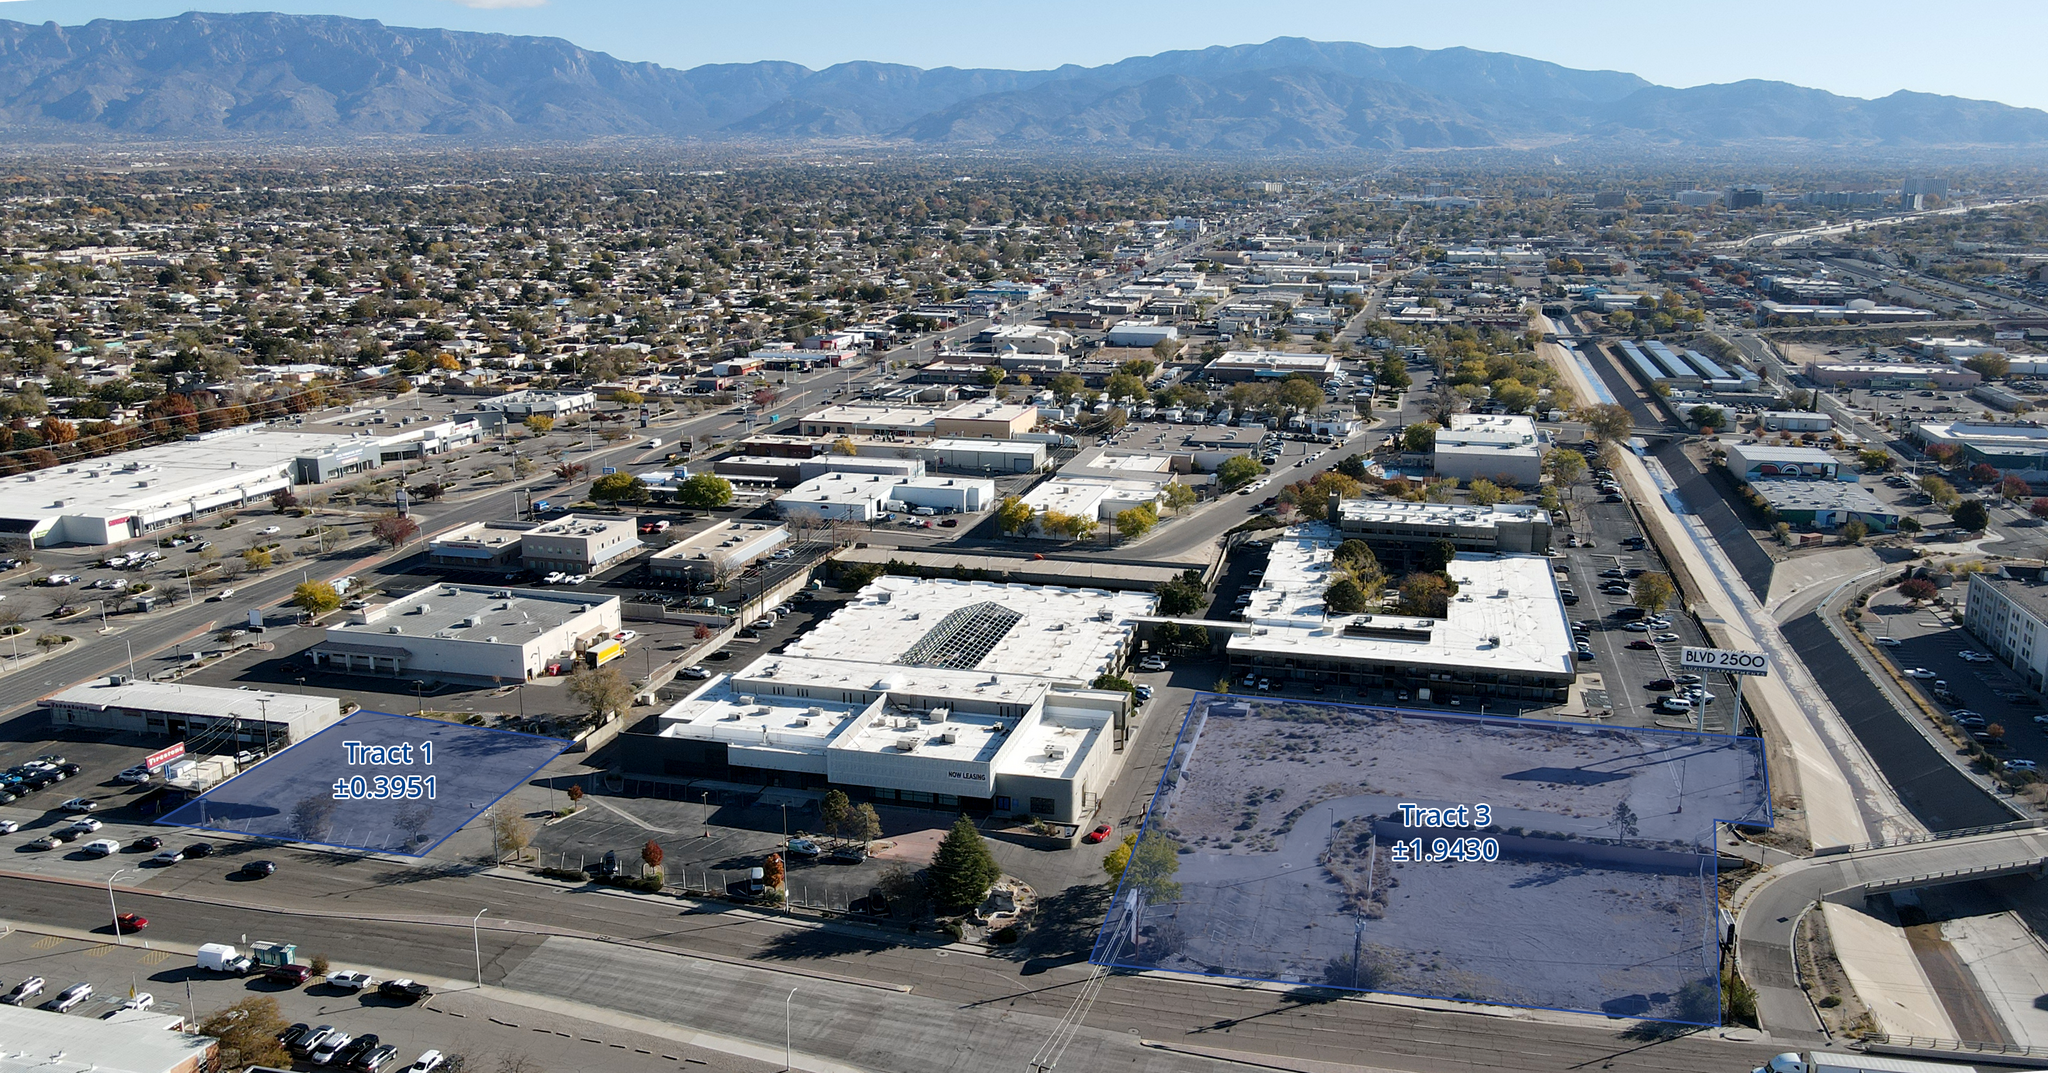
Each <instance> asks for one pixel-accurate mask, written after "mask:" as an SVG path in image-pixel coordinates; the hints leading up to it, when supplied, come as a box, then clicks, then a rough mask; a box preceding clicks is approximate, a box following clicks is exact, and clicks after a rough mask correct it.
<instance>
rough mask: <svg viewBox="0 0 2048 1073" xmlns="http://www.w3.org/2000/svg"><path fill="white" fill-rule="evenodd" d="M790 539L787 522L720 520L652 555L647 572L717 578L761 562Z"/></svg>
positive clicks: (675, 576) (659, 574) (727, 576)
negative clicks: (784, 523) (771, 523)
mask: <svg viewBox="0 0 2048 1073" xmlns="http://www.w3.org/2000/svg"><path fill="white" fill-rule="evenodd" d="M787 543H789V529H788V527H786V526H781V525H768V524H766V523H763V522H742V521H725V522H719V523H718V524H716V525H713V526H712V527H711V528H709V529H706V530H704V531H703V532H699V533H692V534H690V535H689V536H687V537H684V538H683V539H681V540H678V541H676V542H675V543H673V544H670V545H669V546H668V547H666V548H663V549H661V550H660V551H657V552H655V553H654V554H653V555H651V556H648V559H647V572H648V573H649V574H650V575H652V576H654V577H657V578H680V579H686V580H691V581H716V580H720V579H724V578H729V577H731V576H733V575H734V574H737V573H739V572H740V571H742V570H744V569H746V568H747V567H748V566H751V565H753V564H754V563H757V562H760V561H761V560H762V559H764V558H767V557H768V556H769V555H772V554H774V552H775V551H776V549H778V548H780V547H782V546H783V545H784V544H787Z"/></svg>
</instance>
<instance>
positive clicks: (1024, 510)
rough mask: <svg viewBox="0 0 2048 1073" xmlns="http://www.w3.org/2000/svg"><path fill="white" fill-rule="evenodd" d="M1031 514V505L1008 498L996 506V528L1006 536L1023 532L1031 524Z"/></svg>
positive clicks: (1018, 499)
mask: <svg viewBox="0 0 2048 1073" xmlns="http://www.w3.org/2000/svg"><path fill="white" fill-rule="evenodd" d="M1031 513H1032V512H1031V504H1029V503H1026V502H1024V501H1023V500H1022V499H1020V498H1018V497H1016V496H1009V497H1007V498H1005V499H1004V500H1003V501H1002V503H1000V504H998V505H997V506H996V528H997V529H999V530H1001V531H1002V532H1003V534H1004V535H1006V536H1008V535H1015V534H1017V533H1020V532H1023V531H1024V529H1025V528H1027V527H1028V526H1030V524H1031Z"/></svg>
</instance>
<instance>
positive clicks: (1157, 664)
mask: <svg viewBox="0 0 2048 1073" xmlns="http://www.w3.org/2000/svg"><path fill="white" fill-rule="evenodd" d="M1138 669H1139V670H1141V671H1163V670H1165V669H1166V660H1165V659H1163V658H1161V657H1159V656H1146V657H1145V658H1144V659H1141V660H1139V661H1138Z"/></svg>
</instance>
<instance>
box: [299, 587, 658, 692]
mask: <svg viewBox="0 0 2048 1073" xmlns="http://www.w3.org/2000/svg"><path fill="white" fill-rule="evenodd" d="M618 629H619V600H618V597H616V596H599V595H596V594H593V593H586V592H576V591H573V590H552V591H551V590H547V589H505V588H491V587H488V586H472V585H436V586H433V587H431V588H425V589H421V590H419V591H418V592H415V593H413V594H411V595H409V596H405V597H402V598H400V599H397V600H393V601H392V602H390V603H388V604H383V605H381V606H377V607H372V608H370V609H368V610H365V611H359V612H356V613H354V614H352V615H350V616H349V621H348V622H347V623H346V624H344V625H340V626H329V627H327V631H326V635H325V637H324V638H323V639H322V640H321V641H320V642H319V643H318V644H316V645H314V646H313V647H312V648H309V649H307V650H306V652H307V656H308V658H310V659H311V660H312V661H313V662H314V664H315V665H317V666H319V667H321V668H323V669H325V670H328V671H332V672H339V673H345V674H364V675H373V676H384V677H407V678H444V679H459V680H465V681H488V682H524V681H528V680H531V679H533V678H536V677H539V676H540V675H542V674H543V673H545V672H546V670H547V667H548V664H549V663H550V662H562V661H567V660H569V659H571V658H573V657H574V656H575V655H576V654H578V653H581V652H582V651H583V650H584V649H585V648H586V647H588V646H589V644H590V643H592V642H594V641H599V640H602V639H604V638H608V637H610V636H611V635H612V634H613V633H616V632H618Z"/></svg>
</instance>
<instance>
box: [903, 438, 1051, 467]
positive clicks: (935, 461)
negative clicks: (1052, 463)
mask: <svg viewBox="0 0 2048 1073" xmlns="http://www.w3.org/2000/svg"><path fill="white" fill-rule="evenodd" d="M924 452H925V454H924V459H925V462H926V464H927V465H929V466H930V467H931V468H933V469H945V470H956V471H961V472H966V473H1035V472H1037V471H1038V470H1039V469H1041V468H1043V467H1044V465H1045V445H1044V444H1042V443H1033V442H1031V441H1029V440H983V439H955V438H950V437H948V438H941V439H936V440H933V441H932V442H931V443H929V444H927V445H926V446H925V448H924Z"/></svg>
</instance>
